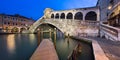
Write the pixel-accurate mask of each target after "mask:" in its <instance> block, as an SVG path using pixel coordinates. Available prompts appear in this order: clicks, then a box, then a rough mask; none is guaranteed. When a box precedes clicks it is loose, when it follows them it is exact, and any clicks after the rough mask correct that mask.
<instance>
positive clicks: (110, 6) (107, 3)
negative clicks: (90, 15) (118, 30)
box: [97, 0, 120, 27]
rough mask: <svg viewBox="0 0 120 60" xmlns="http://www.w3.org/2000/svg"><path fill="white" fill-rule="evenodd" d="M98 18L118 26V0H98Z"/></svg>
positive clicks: (119, 11) (119, 1)
mask: <svg viewBox="0 0 120 60" xmlns="http://www.w3.org/2000/svg"><path fill="white" fill-rule="evenodd" d="M97 6H98V7H99V8H100V19H101V20H102V21H107V23H108V24H109V25H110V26H114V27H117V26H120V16H119V15H120V0H98V3H97Z"/></svg>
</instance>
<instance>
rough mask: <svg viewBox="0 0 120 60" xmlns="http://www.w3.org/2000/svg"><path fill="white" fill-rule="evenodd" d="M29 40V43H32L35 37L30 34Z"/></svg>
mask: <svg viewBox="0 0 120 60" xmlns="http://www.w3.org/2000/svg"><path fill="white" fill-rule="evenodd" d="M29 39H30V43H33V42H34V40H35V35H34V34H30V35H29Z"/></svg>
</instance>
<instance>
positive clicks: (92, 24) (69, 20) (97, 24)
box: [46, 19, 99, 26]
mask: <svg viewBox="0 0 120 60" xmlns="http://www.w3.org/2000/svg"><path fill="white" fill-rule="evenodd" d="M46 20H54V21H63V22H67V23H73V22H75V23H79V24H82V25H91V26H99V21H90V20H77V19H74V20H73V19H46Z"/></svg>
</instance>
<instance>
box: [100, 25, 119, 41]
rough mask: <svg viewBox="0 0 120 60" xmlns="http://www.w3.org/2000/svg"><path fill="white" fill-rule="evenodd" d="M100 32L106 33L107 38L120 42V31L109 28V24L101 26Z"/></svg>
mask: <svg viewBox="0 0 120 60" xmlns="http://www.w3.org/2000/svg"><path fill="white" fill-rule="evenodd" d="M100 31H102V32H103V33H104V35H105V36H108V38H111V39H112V40H116V41H120V29H119V28H115V27H112V26H109V25H107V24H103V23H101V24H100Z"/></svg>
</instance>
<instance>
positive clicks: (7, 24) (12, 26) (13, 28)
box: [0, 14, 35, 33]
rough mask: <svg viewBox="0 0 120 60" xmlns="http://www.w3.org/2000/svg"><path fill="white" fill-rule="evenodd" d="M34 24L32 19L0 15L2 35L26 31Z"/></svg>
mask: <svg viewBox="0 0 120 60" xmlns="http://www.w3.org/2000/svg"><path fill="white" fill-rule="evenodd" d="M34 22H35V21H34V20H33V19H31V18H27V17H24V16H20V15H18V14H16V15H6V14H0V29H1V31H2V32H4V33H19V32H22V31H23V30H28V29H29V27H30V26H31V25H32V24H33V23H34Z"/></svg>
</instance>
